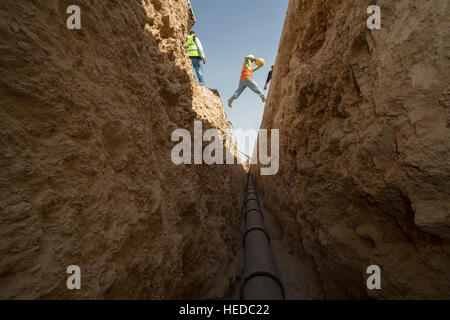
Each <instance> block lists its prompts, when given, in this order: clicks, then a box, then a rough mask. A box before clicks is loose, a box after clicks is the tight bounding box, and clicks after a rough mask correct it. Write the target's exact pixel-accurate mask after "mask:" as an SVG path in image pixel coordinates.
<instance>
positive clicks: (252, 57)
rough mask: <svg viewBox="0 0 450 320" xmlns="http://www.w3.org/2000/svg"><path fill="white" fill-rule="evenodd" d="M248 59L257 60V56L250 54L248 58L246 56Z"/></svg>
mask: <svg viewBox="0 0 450 320" xmlns="http://www.w3.org/2000/svg"><path fill="white" fill-rule="evenodd" d="M246 58H248V59H255V56H254V55H252V54H249V55H248V56H246Z"/></svg>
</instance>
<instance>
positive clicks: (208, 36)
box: [191, 0, 289, 155]
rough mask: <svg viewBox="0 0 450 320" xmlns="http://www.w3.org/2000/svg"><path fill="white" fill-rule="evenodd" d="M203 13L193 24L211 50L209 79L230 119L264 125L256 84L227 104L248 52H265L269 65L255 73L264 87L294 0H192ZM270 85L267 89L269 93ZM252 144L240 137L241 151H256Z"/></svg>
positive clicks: (244, 124) (246, 126)
mask: <svg viewBox="0 0 450 320" xmlns="http://www.w3.org/2000/svg"><path fill="white" fill-rule="evenodd" d="M191 4H192V7H193V10H194V13H195V16H196V18H197V22H196V24H195V25H194V27H193V28H192V30H194V31H195V32H196V33H197V35H198V37H199V38H200V40H201V42H202V45H203V47H204V49H205V54H206V65H204V66H203V70H204V73H205V81H206V85H207V86H208V87H210V88H214V89H218V90H219V92H220V94H221V96H222V100H223V103H224V106H225V110H226V113H227V115H228V119H229V120H230V121H231V122H232V123H233V126H234V128H235V129H237V128H240V129H244V130H247V129H251V128H253V129H256V130H257V129H259V127H260V124H261V120H262V116H263V113H264V104H263V103H262V102H261V99H260V98H259V97H258V96H257V95H256V94H255V93H253V91H251V90H250V89H246V90H245V91H244V93H243V94H242V95H241V96H240V97H239V99H237V100H236V101H235V102H234V103H233V108H232V109H230V108H228V106H227V101H228V98H229V97H231V96H232V94H233V93H234V91H235V90H236V89H237V86H238V83H239V77H240V73H241V69H242V63H243V61H244V57H245V56H246V55H248V54H253V55H255V56H256V57H257V58H264V59H265V60H266V65H265V66H264V67H263V68H261V69H260V70H258V71H256V72H255V74H254V79H255V80H256V82H258V84H259V85H260V87H261V89H263V87H264V84H265V82H266V78H267V74H268V72H269V71H270V67H271V65H273V64H275V59H276V56H277V51H278V44H279V40H280V36H281V32H282V29H283V24H284V19H285V16H286V11H287V7H288V4H289V0H226V1H219V0H191ZM268 91H269V90H266V91H265V94H266V95H267V93H268ZM253 144H254V141H250V145H251V146H250V147H245V143H243V141H240V140H239V139H238V147H239V149H240V150H241V151H243V152H245V153H246V154H248V155H251V153H252V151H253Z"/></svg>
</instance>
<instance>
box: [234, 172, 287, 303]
mask: <svg viewBox="0 0 450 320" xmlns="http://www.w3.org/2000/svg"><path fill="white" fill-rule="evenodd" d="M243 218H244V224H245V227H244V237H243V247H244V268H243V271H242V273H243V276H242V282H241V300H284V299H285V292H284V287H283V283H282V282H281V280H280V277H279V275H278V271H277V268H276V265H275V260H274V257H273V253H272V248H271V245H270V235H269V233H268V232H267V230H266V226H265V225H264V214H263V212H262V210H261V207H260V206H259V198H258V193H257V191H256V187H255V180H254V178H253V177H252V176H251V175H250V174H249V175H248V177H247V184H246V190H245V197H244V205H243Z"/></svg>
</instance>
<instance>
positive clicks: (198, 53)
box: [187, 31, 206, 85]
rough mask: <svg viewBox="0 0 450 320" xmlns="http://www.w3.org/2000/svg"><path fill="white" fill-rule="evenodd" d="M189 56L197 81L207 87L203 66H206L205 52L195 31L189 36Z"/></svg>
mask: <svg viewBox="0 0 450 320" xmlns="http://www.w3.org/2000/svg"><path fill="white" fill-rule="evenodd" d="M187 42H188V56H189V58H190V59H191V61H192V68H193V69H194V71H195V73H196V74H197V80H198V82H200V83H201V84H203V85H205V78H204V76H203V66H202V61H203V64H206V58H205V51H204V50H203V46H202V43H201V42H200V39H199V38H198V37H197V35H196V34H195V32H194V31H191V32H190V33H189V36H188V40H187Z"/></svg>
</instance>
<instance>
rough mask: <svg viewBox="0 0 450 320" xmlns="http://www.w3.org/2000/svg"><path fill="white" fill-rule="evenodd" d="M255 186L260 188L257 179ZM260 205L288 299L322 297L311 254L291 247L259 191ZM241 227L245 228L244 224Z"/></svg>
mask: <svg viewBox="0 0 450 320" xmlns="http://www.w3.org/2000/svg"><path fill="white" fill-rule="evenodd" d="M255 184H256V189H258V186H257V183H255ZM258 198H259V205H260V207H261V211H262V212H263V214H264V224H265V226H266V231H267V232H268V233H269V235H270V238H271V245H272V252H273V255H274V258H275V263H276V266H277V269H278V273H279V276H280V278H281V281H282V282H283V285H284V288H285V293H286V300H322V299H324V298H325V295H324V293H323V289H322V284H321V281H320V278H319V275H318V273H317V271H316V267H315V264H314V262H313V261H312V259H311V257H309V256H308V255H306V254H303V255H300V256H299V254H298V252H297V253H296V254H294V251H293V249H291V248H292V247H296V246H294V244H292V243H289V242H288V240H287V239H285V238H284V237H283V229H282V227H281V225H280V224H279V222H278V220H277V219H276V217H275V216H274V215H273V214H272V213H271V212H270V211H269V210H267V209H266V207H265V206H264V199H263V198H262V197H261V196H260V194H259V192H258ZM243 224H244V223H243V221H242V226H241V228H242V229H243V228H245V227H244V225H243ZM243 253H244V252H243V248H241V250H240V251H239V253H238V254H239V255H240V264H241V268H240V270H241V269H242V266H243V259H244V255H243ZM239 289H240V282H239V281H237V282H236V285H235V287H234V288H233V293H232V295H231V297H229V298H231V299H233V300H239V298H240V296H239Z"/></svg>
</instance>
